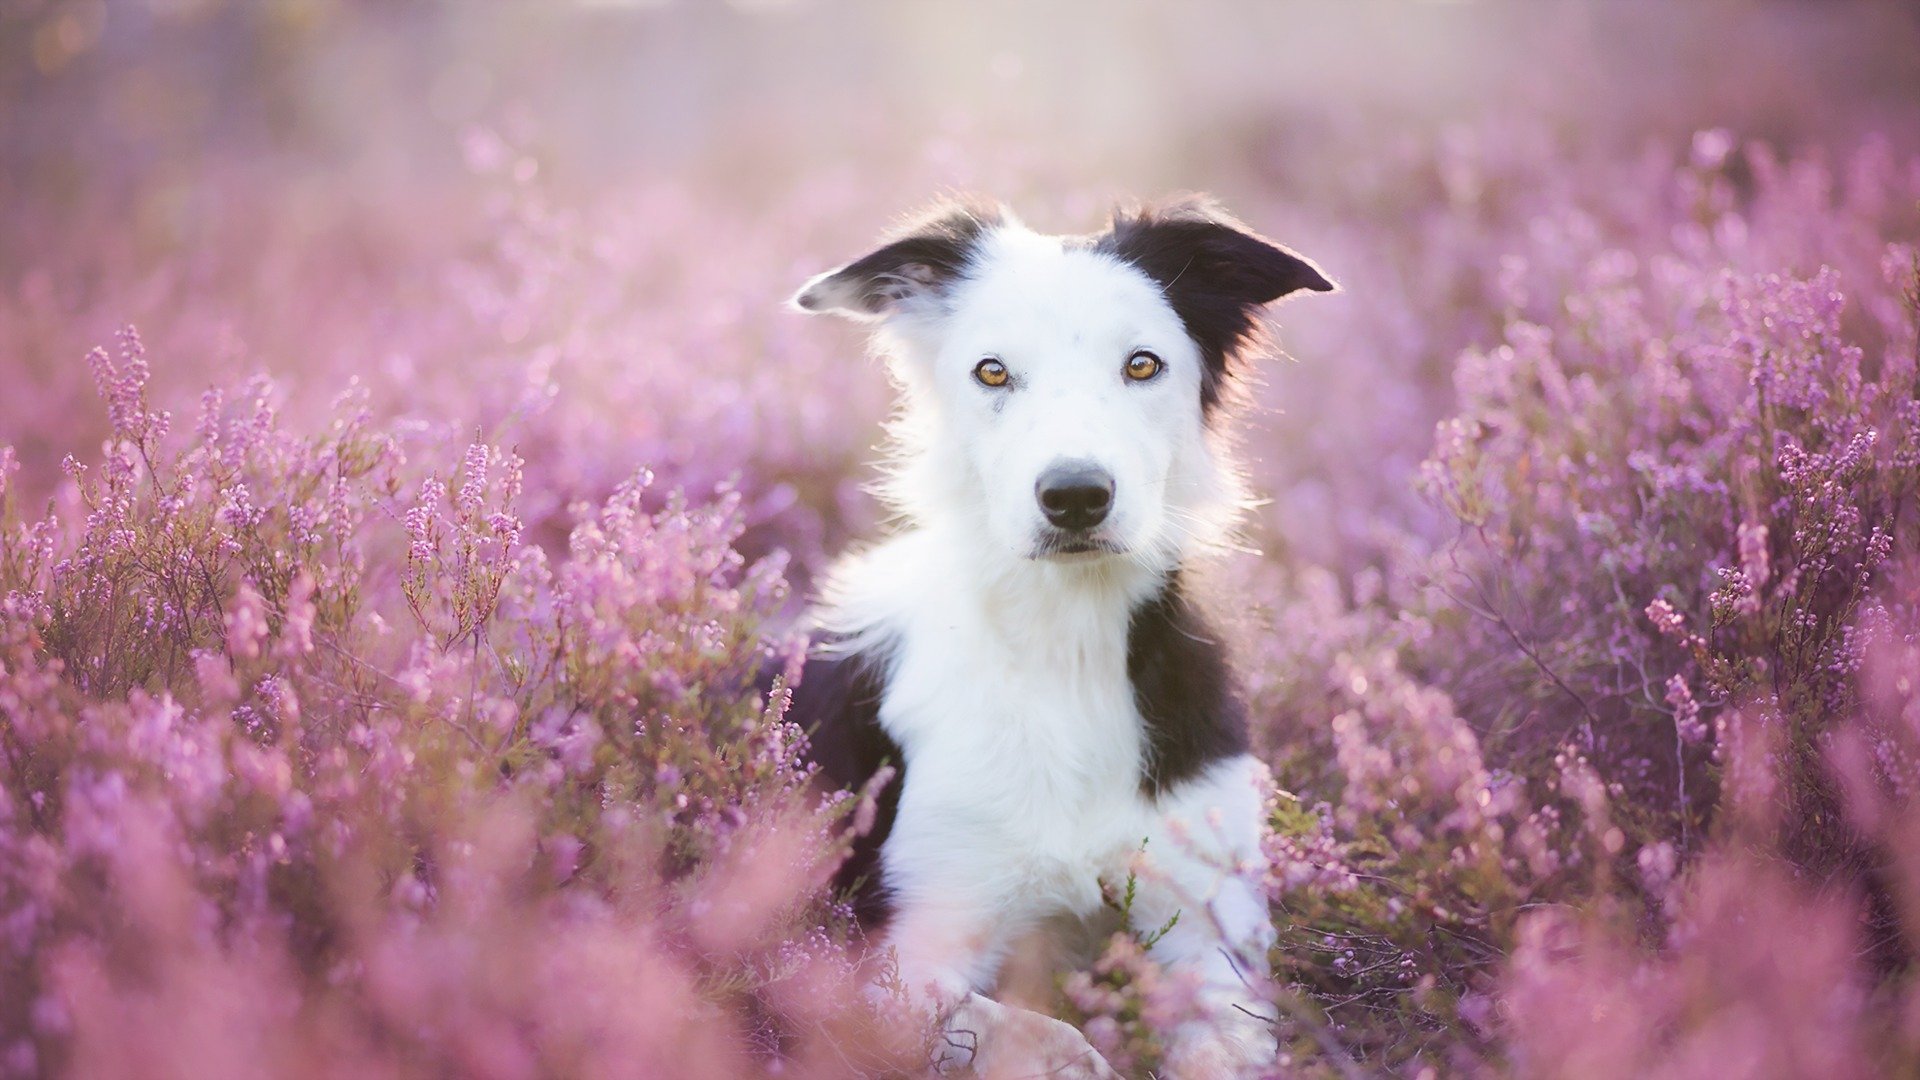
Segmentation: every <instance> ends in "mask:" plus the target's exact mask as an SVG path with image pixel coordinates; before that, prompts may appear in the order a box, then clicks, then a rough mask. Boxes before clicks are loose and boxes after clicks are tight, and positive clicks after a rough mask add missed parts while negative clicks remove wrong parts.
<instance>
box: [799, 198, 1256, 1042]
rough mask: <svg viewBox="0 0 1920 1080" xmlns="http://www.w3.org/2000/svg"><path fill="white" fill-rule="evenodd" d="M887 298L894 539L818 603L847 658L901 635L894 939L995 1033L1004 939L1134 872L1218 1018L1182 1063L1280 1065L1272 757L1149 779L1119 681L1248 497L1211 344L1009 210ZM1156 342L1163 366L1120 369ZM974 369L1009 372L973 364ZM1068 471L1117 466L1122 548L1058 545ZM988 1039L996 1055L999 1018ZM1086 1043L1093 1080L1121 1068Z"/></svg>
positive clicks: (892, 721) (1100, 259)
mask: <svg viewBox="0 0 1920 1080" xmlns="http://www.w3.org/2000/svg"><path fill="white" fill-rule="evenodd" d="M894 285H895V294H894V296H893V302H892V303H890V304H889V305H888V307H887V310H886V311H885V312H884V313H881V314H880V315H879V316H878V317H877V319H876V324H877V325H876V328H877V330H878V335H877V338H878V341H879V342H880V347H881V351H882V352H883V353H884V355H885V356H886V358H887V361H888V364H889V366H890V369H891V371H892V374H893V376H894V378H895V380H896V381H897V383H898V385H899V387H900V389H901V392H902V399H903V400H902V413H901V417H900V419H899V420H898V422H897V423H896V424H895V426H894V434H895V438H896V441H897V443H898V445H899V448H900V454H899V456H898V460H897V462H896V464H895V467H894V470H893V472H892V475H891V476H890V478H889V480H888V481H887V483H886V485H885V492H886V494H887V496H888V497H889V499H890V501H891V502H892V504H893V505H894V506H895V507H896V508H897V509H898V510H899V511H900V513H901V515H902V517H903V519H904V521H905V527H904V528H903V529H901V530H900V531H899V532H898V533H897V534H896V535H894V536H893V537H892V538H891V539H889V540H886V541H885V542H883V543H881V544H880V545H879V546H877V547H874V548H872V549H870V550H867V551H865V552H863V553H859V554H855V555H853V556H850V557H848V558H846V559H845V560H843V561H842V562H841V563H840V564H839V565H838V566H837V567H836V568H835V569H834V570H833V571H832V573H831V575H830V577H829V580H828V584H827V587H826V589H825V592H824V601H823V604H822V606H821V608H820V610H819V612H818V616H817V617H818V622H819V625H820V626H821V627H822V628H823V629H824V630H826V631H830V632H831V634H832V635H834V636H835V637H836V638H837V639H838V640H839V642H840V644H839V646H838V647H839V648H843V649H848V650H853V651H858V650H860V649H863V648H868V647H875V648H882V649H885V650H887V651H886V654H885V655H886V659H887V662H888V664H889V666H888V674H887V679H886V682H887V694H886V697H885V701H884V704H883V706H882V707H881V710H880V715H879V721H880V724H881V726H882V727H883V728H884V729H885V731H886V732H887V733H888V734H889V735H890V736H891V737H892V739H893V740H894V742H896V743H897V744H898V745H899V746H900V748H901V750H902V752H903V755H904V756H905V758H906V761H907V765H908V774H907V775H908V779H907V783H906V785H905V787H904V790H903V792H902V794H901V799H900V803H899V807H898V812H897V817H896V820H895V823H894V826H893V831H892V833H891V835H890V836H889V837H888V839H887V842H886V845H885V847H884V849H883V853H882V866H883V876H884V880H885V882H886V885H887V886H888V887H889V889H890V890H891V892H892V895H893V899H894V903H895V905H896V909H897V915H896V916H895V918H894V920H893V921H892V923H891V925H890V927H889V928H888V931H887V934H886V938H885V940H886V943H887V944H888V945H889V946H891V948H892V949H893V950H894V951H895V952H896V954H897V956H898V962H899V970H900V973H901V976H902V978H903V981H904V982H905V983H906V985H907V986H908V987H909V988H910V989H912V990H913V991H915V992H916V993H919V994H925V995H928V999H929V1000H930V1001H932V1002H933V1003H934V1004H935V1005H936V1006H937V1007H939V1008H941V1009H943V1010H946V1011H947V1012H948V1013H949V1014H950V1015H951V1016H952V1017H953V1019H952V1020H950V1023H952V1024H953V1025H955V1026H969V1025H973V1024H979V1023H983V1022H984V1023H986V1024H987V1025H988V1026H989V1027H992V1028H995V1029H998V1028H1000V1027H1003V1026H1005V1025H1004V1024H1002V1023H998V1022H995V1021H994V1020H993V1019H992V1018H993V1017H1003V1016H1004V1013H1005V1007H1004V1006H1001V1005H999V1004H998V1003H994V1002H989V1001H987V1000H985V999H983V998H980V997H978V995H982V994H987V993H990V992H992V991H993V990H994V988H995V984H996V981H997V979H998V977H999V975H1000V973H1001V970H1002V967H1003V964H1004V962H1005V961H1006V960H1007V959H1008V951H1009V949H1010V948H1012V947H1013V946H1014V943H1016V942H1020V941H1023V940H1025V939H1027V938H1029V936H1030V935H1033V934H1035V933H1039V932H1041V931H1042V930H1043V928H1044V927H1046V926H1048V925H1050V924H1051V923H1053V922H1055V921H1057V920H1059V919H1061V918H1062V917H1066V918H1069V919H1091V918H1093V917H1094V916H1096V915H1097V914H1098V913H1099V912H1100V911H1101V910H1102V906H1103V905H1102V899H1101V883H1102V882H1105V883H1107V884H1108V885H1110V886H1118V885H1120V884H1122V883H1124V882H1125V880H1126V878H1127V876H1128V874H1129V872H1132V873H1134V874H1135V875H1136V876H1137V881H1138V885H1139V893H1138V898H1137V900H1136V901H1135V907H1134V910H1133V917H1134V919H1135V922H1136V925H1139V926H1142V927H1147V928H1152V927H1157V926H1159V925H1160V924H1161V923H1162V922H1164V921H1165V920H1167V919H1168V918H1170V917H1171V916H1173V914H1174V913H1175V912H1178V913H1179V918H1178V920H1177V921H1176V922H1175V924H1174V927H1173V929H1172V930H1171V931H1170V932H1169V933H1167V934H1166V935H1165V936H1164V937H1163V938H1161V939H1160V940H1159V941H1158V942H1157V943H1156V944H1155V945H1154V946H1153V948H1152V955H1153V956H1154V957H1155V958H1157V959H1158V960H1160V961H1162V962H1163V963H1164V964H1165V965H1166V967H1167V968H1168V969H1169V970H1171V971H1172V972H1174V973H1176V975H1183V976H1184V977H1189V978H1193V979H1195V980H1197V981H1198V982H1199V984H1200V986H1201V993H1202V995H1203V997H1204V1000H1205V1001H1206V1002H1207V1005H1208V1007H1209V1009H1208V1016H1207V1019H1206V1020H1205V1021H1204V1022H1202V1023H1199V1024H1196V1025H1193V1026H1192V1027H1191V1028H1190V1029H1188V1030H1183V1031H1181V1032H1179V1033H1177V1038H1176V1040H1175V1046H1174V1049H1173V1054H1174V1058H1175V1061H1176V1063H1177V1064H1176V1067H1177V1068H1178V1069H1179V1070H1180V1071H1179V1072H1178V1073H1176V1075H1182V1076H1188V1075H1228V1074H1231V1073H1232V1072H1234V1071H1235V1070H1237V1069H1240V1068H1243V1067H1245V1066H1249V1065H1255V1064H1260V1063H1270V1062H1271V1061H1272V1060H1273V1056H1274V1052H1275V1051H1274V1036H1273V1033H1272V1025H1271V1018H1272V1015H1273V1011H1272V1006H1271V1004H1270V1000H1269V995H1268V993H1267V992H1266V988H1265V983H1264V979H1265V973H1266V971H1267V960H1266V955H1267V950H1268V948H1269V947H1270V946H1271V944H1272V942H1273V937H1274V931H1273V928H1272V926H1271V924H1270V922H1269V919H1268V915H1267V910H1266V906H1265V904H1264V902H1263V900H1262V899H1261V893H1260V890H1259V887H1258V879H1259V877H1260V875H1261V874H1262V872H1263V870H1264V867H1263V866H1262V863H1261V858H1262V856H1261V852H1260V837H1261V830H1262V825H1263V806H1264V792H1265V788H1266V784H1267V777H1266V770H1265V768H1264V767H1263V766H1262V765H1261V764H1260V763H1259V762H1258V761H1256V760H1255V759H1254V758H1252V757H1250V756H1247V755H1240V756H1237V757H1230V758H1226V759H1224V760H1220V761H1218V762H1215V763H1213V764H1212V765H1211V766H1209V767H1208V768H1207V769H1206V770H1205V771H1204V772H1203V773H1202V774H1201V775H1199V776H1198V777H1195V778H1191V779H1188V780H1186V781H1183V782H1181V783H1178V784H1176V785H1174V786H1173V787H1172V788H1171V789H1169V790H1167V791H1166V792H1164V793H1163V794H1162V795H1160V796H1159V797H1154V796H1151V795H1148V794H1145V793H1143V791H1142V788H1141V784H1140V776H1141V769H1142V761H1143V754H1144V752H1145V747H1144V746H1143V736H1142V720H1141V718H1140V716H1139V715H1138V714H1137V711H1136V707H1135V701H1134V697H1133V689H1132V685H1131V683H1130V681H1129V676H1128V671H1127V650H1128V626H1129V617H1130V613H1131V612H1132V611H1133V610H1134V608H1135V607H1136V606H1137V605H1139V604H1140V603H1142V602H1143V601H1146V600H1148V599H1149V598H1151V597H1152V596H1153V595H1154V594H1155V593H1156V592H1157V591H1158V590H1159V589H1160V588H1161V586H1162V583H1163V581H1164V580H1165V579H1166V577H1167V575H1168V574H1170V573H1172V572H1173V571H1174V570H1175V568H1176V567H1180V566H1183V565H1191V564H1192V563H1193V562H1195V561H1196V560H1198V559H1200V558H1202V557H1204V556H1205V555H1207V554H1209V553H1210V552H1211V551H1213V550H1214V549H1215V548H1217V547H1218V546H1219V545H1220V544H1221V543H1222V542H1223V539H1224V537H1225V536H1226V534H1227V532H1228V530H1229V529H1230V528H1231V526H1232V523H1233V521H1234V519H1235V514H1236V512H1237V510H1238V508H1239V506H1240V504H1241V502H1242V501H1243V500H1242V496H1241V492H1240V488H1239V485H1238V483H1237V481H1236V479H1235V473H1234V471H1233V469H1232V468H1231V466H1230V463H1229V462H1228V460H1227V459H1226V456H1225V454H1224V451H1223V450H1222V449H1221V448H1220V447H1219V446H1218V445H1217V444H1216V440H1215V439H1214V438H1213V437H1212V436H1211V435H1210V433H1209V430H1208V427H1207V424H1206V419H1205V417H1204V416H1203V413H1202V407H1201V395H1200V379H1201V363H1202V358H1201V354H1200V351H1199V349H1198V347H1197V346H1196V344H1195V342H1194V341H1193V340H1192V339H1191V338H1190V337H1189V336H1188V334H1187V331H1186V329H1185V328H1184V326H1183V324H1182V322H1181V320H1180V318H1179V316H1178V315H1177V314H1176V313H1175V311H1174V310H1173V308H1172V307H1171V306H1170V305H1169V304H1168V302H1167V300H1166V299H1165V297H1164V296H1163V293H1162V289H1161V287H1160V286H1159V285H1158V284H1156V283H1155V282H1154V281H1153V280H1152V279H1150V278H1149V277H1148V276H1147V275H1146V274H1144V273H1143V272H1141V271H1140V270H1139V269H1137V268H1136V267H1134V266H1133V265H1131V264H1130V263H1127V262H1125V261H1123V260H1121V259H1119V258H1117V257H1115V256H1112V255H1108V254H1104V253H1101V252H1099V251H1096V250H1092V249H1090V248H1089V247H1087V246H1085V245H1076V244H1071V243H1066V242H1063V240H1062V239H1060V238H1056V237H1051V236H1043V235H1040V234H1038V233H1035V232H1032V231H1029V230H1028V229H1026V228H1024V227H1023V226H1020V225H1019V224H1017V223H1015V222H1012V221H1010V220H1009V221H1008V222H1006V223H1004V224H1002V225H1000V226H999V227H997V228H995V229H993V230H992V231H991V232H990V233H989V234H988V235H987V236H986V237H985V238H984V239H983V240H982V241H981V242H980V243H979V245H978V247H977V250H976V257H975V260H974V262H973V264H972V266H971V270H970V272H969V273H968V274H967V275H966V276H965V278H964V279H963V280H961V281H959V282H958V283H957V284H955V285H953V287H952V288H951V289H948V290H945V291H936V290H933V289H931V288H927V287H926V284H925V282H922V281H917V280H914V279H912V278H910V277H908V278H902V279H901V280H900V281H898V282H895V283H894ZM837 287H839V286H837V284H836V283H835V281H834V280H833V278H832V276H831V275H822V276H821V277H820V278H816V279H815V280H814V281H813V282H811V283H809V285H808V287H807V288H806V289H803V290H802V292H801V294H800V296H799V297H798V302H799V303H800V304H801V305H802V306H804V307H806V308H808V309H809V310H816V311H818V310H830V311H837V312H839V313H842V314H853V315H855V316H856V317H860V316H872V315H873V313H871V312H863V311H861V310H860V307H859V305H858V303H857V302H856V298H854V297H850V296H843V295H837V294H836V293H835V291H834V290H835V289H836V288H837ZM1142 349H1145V350H1149V351H1151V352H1152V353H1154V354H1155V355H1157V356H1158V357H1159V358H1160V359H1161V360H1162V361H1163V362H1164V364H1165V368H1164V370H1163V371H1162V372H1161V374H1160V375H1159V376H1157V377H1156V378H1154V379H1152V380H1149V381H1145V382H1134V381H1130V380H1128V379H1127V378H1126V376H1125V375H1124V373H1123V370H1122V369H1123V366H1124V365H1125V364H1126V363H1127V361H1128V358H1129V357H1130V356H1131V355H1132V354H1133V353H1134V352H1135V351H1137V350H1142ZM983 357H993V358H997V359H998V360H1000V361H1001V362H1002V363H1003V364H1005V366H1006V368H1007V369H1008V371H1009V372H1010V373H1011V375H1012V381H1011V384H1010V385H1009V386H1007V387H1002V388H998V389H990V388H986V387H983V386H981V385H980V384H979V383H978V382H977V381H976V380H975V379H974V377H973V369H974V366H975V365H976V364H978V363H979V362H980V361H981V359H982V358H983ZM1062 460H1078V461H1091V462H1095V463H1098V464H1099V465H1100V466H1102V467H1104V468H1105V469H1106V470H1107V471H1109V472H1110V473H1111V474H1112V476H1113V478H1114V496H1113V499H1114V502H1113V509H1112V512H1111V514H1110V516H1109V517H1108V519H1107V521H1106V522H1105V523H1104V524H1103V525H1102V526H1101V528H1100V530H1099V533H1098V535H1099V537H1100V539H1101V540H1102V541H1103V542H1104V543H1105V544H1106V545H1107V546H1108V547H1109V549H1110V550H1107V551H1101V552H1094V553H1086V554H1072V555H1046V554H1044V553H1043V551H1044V543H1043V538H1044V537H1045V535H1046V533H1047V526H1046V521H1045V518H1044V516H1043V515H1042V512H1041V509H1040V507H1039V505H1038V503H1037V501H1036V498H1035V485H1036V481H1037V479H1038V478H1039V476H1040V474H1041V473H1042V471H1043V470H1045V469H1046V468H1047V467H1048V466H1049V465H1051V464H1054V463H1056V462H1059V461H1062ZM1143 845H1144V846H1143ZM983 1018H984V1019H983ZM1069 1030H1070V1029H1069ZM979 1035H980V1037H981V1044H982V1053H983V1055H985V1054H987V1052H988V1050H989V1049H990V1048H991V1047H992V1045H993V1041H994V1039H995V1036H996V1032H995V1031H991V1030H990V1031H986V1032H980V1033H979ZM1082 1045H1084V1044H1082ZM1087 1054H1088V1055H1091V1056H1090V1057H1085V1058H1084V1059H1083V1060H1082V1062H1081V1065H1080V1066H1079V1067H1080V1068H1081V1069H1082V1070H1083V1074H1084V1075H1104V1073H1102V1072H1101V1071H1100V1070H1101V1069H1102V1068H1104V1065H1103V1064H1101V1063H1099V1061H1098V1055H1093V1054H1092V1052H1091V1050H1090V1049H1089V1050H1087ZM1004 1056H1005V1055H1003V1058H1004ZM1068 1056H1071V1055H1068ZM982 1060H983V1061H984V1060H986V1058H985V1057H984V1056H983V1058H982Z"/></svg>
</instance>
